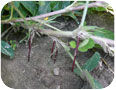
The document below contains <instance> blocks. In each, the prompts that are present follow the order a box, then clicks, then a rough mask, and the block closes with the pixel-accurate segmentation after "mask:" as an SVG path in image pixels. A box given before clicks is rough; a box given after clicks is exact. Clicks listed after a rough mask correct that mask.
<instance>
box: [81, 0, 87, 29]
mask: <svg viewBox="0 0 116 90" xmlns="http://www.w3.org/2000/svg"><path fill="white" fill-rule="evenodd" d="M88 4H89V1H87V2H86V5H85V9H84V11H83V16H82V19H81V24H80V26H79V27H82V26H83V25H84V22H85V18H86V15H87V9H88Z"/></svg>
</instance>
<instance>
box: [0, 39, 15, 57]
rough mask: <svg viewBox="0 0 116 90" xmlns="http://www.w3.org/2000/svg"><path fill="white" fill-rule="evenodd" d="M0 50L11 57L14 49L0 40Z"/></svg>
mask: <svg viewBox="0 0 116 90" xmlns="http://www.w3.org/2000/svg"><path fill="white" fill-rule="evenodd" d="M1 52H2V53H3V54H5V55H8V56H10V57H11V58H13V57H14V51H13V49H12V47H11V46H10V45H9V44H8V43H6V42H5V41H1Z"/></svg>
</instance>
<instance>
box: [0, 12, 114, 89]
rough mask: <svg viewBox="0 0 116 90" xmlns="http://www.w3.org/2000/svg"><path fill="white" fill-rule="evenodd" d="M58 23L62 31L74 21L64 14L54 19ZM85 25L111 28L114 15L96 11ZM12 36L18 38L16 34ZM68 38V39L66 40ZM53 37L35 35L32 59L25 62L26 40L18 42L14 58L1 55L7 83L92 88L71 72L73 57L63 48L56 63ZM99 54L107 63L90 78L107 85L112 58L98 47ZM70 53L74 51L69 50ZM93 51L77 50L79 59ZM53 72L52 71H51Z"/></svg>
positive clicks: (44, 87)
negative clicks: (52, 56)
mask: <svg viewBox="0 0 116 90" xmlns="http://www.w3.org/2000/svg"><path fill="white" fill-rule="evenodd" d="M56 20H57V21H58V22H60V23H56V24H53V25H54V26H56V27H58V28H59V29H62V30H73V29H75V28H77V26H78V25H77V24H76V22H75V21H74V20H72V19H71V18H70V19H69V20H65V18H64V17H59V18H57V19H56ZM86 21H87V25H96V26H100V27H105V28H106V29H110V30H112V31H113V30H114V18H113V16H111V15H110V14H109V13H105V12H102V13H96V14H91V15H88V16H87V19H86ZM14 39H16V40H18V39H19V38H18V36H16V37H15V38H14ZM66 40H67V41H69V40H70V39H66ZM51 46H52V40H51V39H50V38H49V37H48V36H42V37H36V38H34V41H33V44H32V52H31V60H30V62H27V51H28V47H27V45H26V44H25V43H22V44H19V43H17V48H16V50H15V57H14V58H13V59H9V57H7V56H5V55H2V58H1V74H2V80H3V82H4V83H5V84H6V86H8V87H11V88H17V89H48V88H49V89H60V88H62V89H82V88H91V87H90V85H89V84H88V82H86V81H83V80H82V79H81V78H80V77H78V76H77V75H76V74H75V73H73V72H71V67H72V60H71V59H70V57H69V56H68V55H67V53H66V52H65V50H64V49H63V48H62V47H60V48H59V52H58V56H57V60H56V63H55V64H54V61H53V60H52V59H51V58H50V52H51ZM98 51H99V52H100V54H101V57H103V58H104V60H105V61H106V62H107V64H108V66H109V67H110V68H108V67H107V65H105V64H104V63H103V62H102V61H100V64H99V65H98V66H97V67H96V68H95V69H94V70H93V71H92V72H91V74H92V75H93V77H94V78H95V79H96V80H98V81H99V82H100V83H101V84H102V86H103V87H107V86H108V85H110V83H111V82H112V80H113V78H114V74H113V72H112V71H111V69H112V70H113V71H114V58H113V57H110V56H109V55H108V54H106V53H104V52H103V51H102V50H98ZM71 52H72V53H73V52H74V50H71ZM94 52H95V51H94V50H89V51H88V52H86V53H81V52H79V54H78V60H79V63H80V64H81V65H82V64H84V63H85V62H86V60H87V59H88V58H90V57H91V56H92V55H93V53H94ZM54 72H55V73H54Z"/></svg>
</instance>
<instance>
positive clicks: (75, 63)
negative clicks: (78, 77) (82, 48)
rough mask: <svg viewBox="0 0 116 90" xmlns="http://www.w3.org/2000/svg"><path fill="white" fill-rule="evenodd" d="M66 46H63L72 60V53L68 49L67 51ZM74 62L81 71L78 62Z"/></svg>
mask: <svg viewBox="0 0 116 90" xmlns="http://www.w3.org/2000/svg"><path fill="white" fill-rule="evenodd" d="M67 48H68V47H67V46H65V47H64V49H65V51H66V52H67V53H68V55H69V56H70V58H71V59H72V60H74V57H73V55H72V54H71V53H70V51H69V50H68V49H67ZM75 64H76V66H77V68H78V69H79V70H80V72H81V73H82V72H83V70H82V69H81V67H80V65H79V63H78V62H77V61H75Z"/></svg>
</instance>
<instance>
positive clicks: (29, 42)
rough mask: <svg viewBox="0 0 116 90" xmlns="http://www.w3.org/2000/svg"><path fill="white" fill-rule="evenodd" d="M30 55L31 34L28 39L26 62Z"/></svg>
mask: <svg viewBox="0 0 116 90" xmlns="http://www.w3.org/2000/svg"><path fill="white" fill-rule="evenodd" d="M30 56H31V35H30V37H29V41H28V62H29V61H30Z"/></svg>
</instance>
